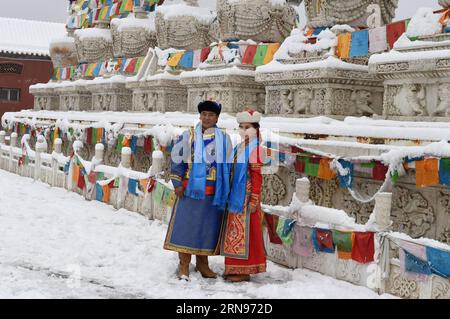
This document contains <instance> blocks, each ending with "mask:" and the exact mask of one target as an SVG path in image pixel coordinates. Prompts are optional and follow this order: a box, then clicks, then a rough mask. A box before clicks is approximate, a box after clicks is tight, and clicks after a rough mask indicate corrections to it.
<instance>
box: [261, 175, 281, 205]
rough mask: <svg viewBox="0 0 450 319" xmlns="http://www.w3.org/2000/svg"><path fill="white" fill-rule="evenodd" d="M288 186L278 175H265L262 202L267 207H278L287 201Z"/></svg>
mask: <svg viewBox="0 0 450 319" xmlns="http://www.w3.org/2000/svg"><path fill="white" fill-rule="evenodd" d="M287 195H288V191H287V186H286V184H285V182H284V180H283V178H282V177H281V176H280V175H278V174H271V175H263V191H262V194H261V201H262V202H263V203H264V204H266V205H277V203H281V202H282V201H283V200H284V199H286V197H287Z"/></svg>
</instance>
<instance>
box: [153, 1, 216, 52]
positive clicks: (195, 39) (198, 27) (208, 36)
mask: <svg viewBox="0 0 450 319" xmlns="http://www.w3.org/2000/svg"><path fill="white" fill-rule="evenodd" d="M215 19H216V14H215V13H214V12H212V11H210V10H208V9H206V8H201V7H192V6H188V5H186V4H178V5H163V6H160V7H159V8H158V12H157V13H156V19H155V25H156V36H157V42H158V47H160V48H162V49H167V48H176V49H184V50H196V49H201V48H203V47H208V46H209V45H210V44H211V43H212V42H214V41H217V40H218V25H217V22H215Z"/></svg>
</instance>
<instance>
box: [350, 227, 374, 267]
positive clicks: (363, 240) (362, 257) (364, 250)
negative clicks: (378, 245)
mask: <svg viewBox="0 0 450 319" xmlns="http://www.w3.org/2000/svg"><path fill="white" fill-rule="evenodd" d="M374 254H375V239H374V233H360V232H354V239H353V250H352V259H353V260H354V261H357V262H359V263H362V264H367V263H370V262H372V261H373V260H374Z"/></svg>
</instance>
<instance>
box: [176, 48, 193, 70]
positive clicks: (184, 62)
mask: <svg viewBox="0 0 450 319" xmlns="http://www.w3.org/2000/svg"><path fill="white" fill-rule="evenodd" d="M193 64H194V51H186V52H184V54H183V56H182V57H181V59H180V62H179V63H178V65H179V66H181V67H183V68H187V69H190V68H192V66H193Z"/></svg>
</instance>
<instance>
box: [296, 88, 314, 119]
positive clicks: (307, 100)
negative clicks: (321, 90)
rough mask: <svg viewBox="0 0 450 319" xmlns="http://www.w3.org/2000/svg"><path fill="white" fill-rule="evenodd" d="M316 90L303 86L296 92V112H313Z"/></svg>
mask: <svg viewBox="0 0 450 319" xmlns="http://www.w3.org/2000/svg"><path fill="white" fill-rule="evenodd" d="M313 98H314V91H313V90H310V89H307V88H303V89H300V90H297V91H296V92H295V94H294V114H311V105H312V100H313Z"/></svg>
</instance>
